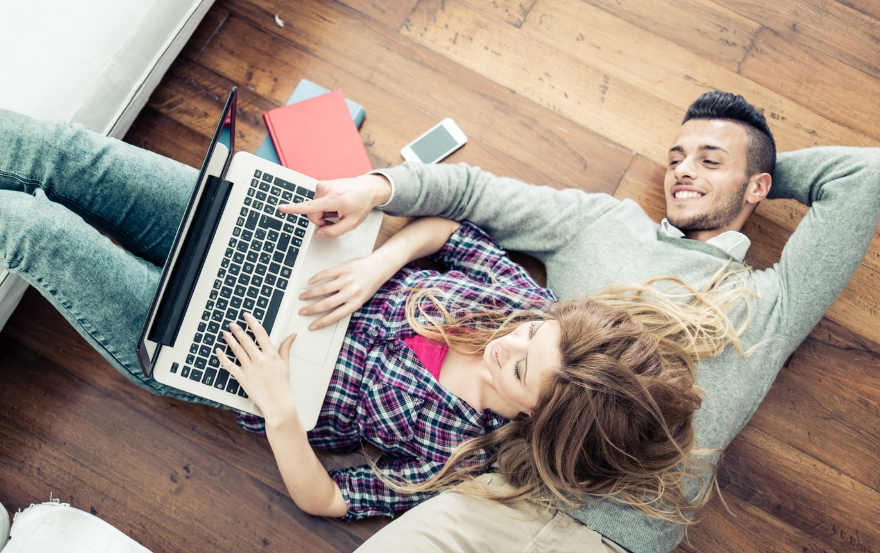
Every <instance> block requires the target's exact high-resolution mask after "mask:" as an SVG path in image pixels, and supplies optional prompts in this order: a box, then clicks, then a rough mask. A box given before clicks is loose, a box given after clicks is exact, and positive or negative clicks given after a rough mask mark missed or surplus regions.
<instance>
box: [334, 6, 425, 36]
mask: <svg viewBox="0 0 880 553" xmlns="http://www.w3.org/2000/svg"><path fill="white" fill-rule="evenodd" d="M337 1H338V2H339V3H340V4H343V5H345V6H348V7H350V8H352V9H354V10H357V11H359V12H360V13H362V14H364V15H366V16H367V17H369V18H370V19H375V20H376V21H378V22H379V23H381V24H383V25H385V26H386V27H389V28H391V29H397V28H398V27H400V26H401V25H402V24H403V22H404V20H406V16H407V15H408V14H409V12H410V10H412V8H413V6H414V5H415V3H416V2H417V1H418V0H396V1H394V2H388V1H386V0H337Z"/></svg>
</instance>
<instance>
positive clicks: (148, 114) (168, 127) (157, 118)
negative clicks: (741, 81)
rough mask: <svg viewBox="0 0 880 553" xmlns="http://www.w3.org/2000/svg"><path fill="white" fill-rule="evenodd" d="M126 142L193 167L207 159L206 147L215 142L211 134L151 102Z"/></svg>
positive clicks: (127, 135) (135, 123)
mask: <svg viewBox="0 0 880 553" xmlns="http://www.w3.org/2000/svg"><path fill="white" fill-rule="evenodd" d="M124 140H125V142H128V143H129V144H132V145H133V146H137V147H138V148H143V149H145V150H150V151H151V152H155V153H157V154H159V155H163V156H165V157H169V158H171V159H174V160H176V161H179V162H181V163H185V164H187V165H189V166H191V167H199V166H201V164H202V161H203V160H204V159H205V151H207V149H208V145H209V144H210V143H211V139H210V138H208V137H207V136H204V135H202V134H199V133H197V132H195V131H194V130H192V128H190V127H187V126H186V125H183V124H181V123H179V122H177V121H175V120H174V119H171V118H170V117H168V116H166V115H164V114H162V113H159V112H158V111H156V110H155V109H153V108H151V107H149V106H147V107H145V108H144V109H143V110H142V111H141V113H140V114H139V115H138V116H137V119H135V121H134V123H133V124H132V126H131V128H130V129H129V131H128V132H127V133H126V134H125V138H124Z"/></svg>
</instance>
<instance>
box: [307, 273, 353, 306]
mask: <svg viewBox="0 0 880 553" xmlns="http://www.w3.org/2000/svg"><path fill="white" fill-rule="evenodd" d="M350 281H351V277H350V276H347V275H340V276H338V277H336V278H334V279H333V280H330V281H327V282H322V283H321V284H319V285H317V286H313V287H311V288H309V289H307V290H306V291H305V292H303V293H302V294H300V295H299V297H300V299H303V300H308V299H311V298H317V297H319V296H329V295H331V294H336V293H338V292H339V291H340V290H342V289H344V288H345V286H346V285H347V284H348V283H349V282H350Z"/></svg>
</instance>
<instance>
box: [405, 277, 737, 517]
mask: <svg viewBox="0 0 880 553" xmlns="http://www.w3.org/2000/svg"><path fill="white" fill-rule="evenodd" d="M743 271H744V270H740V271H728V270H727V265H725V266H724V267H722V269H721V270H719V271H718V272H717V273H716V274H715V275H714V276H713V278H712V279H711V280H710V282H709V283H708V284H707V285H706V286H705V287H704V288H703V289H702V290H695V289H693V288H691V287H690V286H688V285H687V284H685V283H684V282H683V281H681V280H680V279H677V278H672V277H660V278H655V279H652V280H650V281H648V282H647V283H645V284H643V285H623V286H615V287H612V288H609V289H607V290H605V291H604V292H602V293H600V294H598V295H597V296H595V297H593V298H589V299H575V300H567V301H563V302H559V303H557V304H554V305H552V306H551V308H550V309H549V310H547V311H522V312H516V313H501V312H497V311H492V310H487V311H486V312H480V313H455V312H453V311H450V310H449V309H448V308H447V307H445V306H444V305H443V302H442V301H441V300H440V299H438V297H437V296H436V295H435V294H434V293H433V292H432V291H430V290H416V291H414V292H412V293H411V294H410V296H409V298H408V303H407V318H408V320H409V322H410V324H411V325H412V326H413V328H414V329H415V330H416V332H418V333H419V334H421V335H423V336H425V337H427V338H429V339H433V340H437V341H441V342H445V343H446V344H447V345H448V346H449V347H450V348H451V349H454V350H456V351H459V352H461V353H465V354H469V355H479V354H481V353H482V352H483V351H484V349H485V347H486V345H487V344H488V343H489V341H491V340H492V339H494V338H497V337H499V336H503V335H505V334H507V333H509V332H511V331H513V330H514V329H515V328H516V327H517V326H518V325H519V324H521V323H523V322H527V321H532V320H536V319H537V320H545V319H548V318H552V319H554V320H556V321H558V323H559V327H560V340H559V350H560V356H559V360H560V363H559V367H558V368H557V370H556V371H554V372H553V373H552V374H551V375H549V376H548V377H547V378H545V381H544V382H543V383H542V385H541V388H540V392H539V397H538V401H537V404H536V406H535V408H534V410H533V412H532V414H531V415H530V416H526V415H524V414H520V415H518V416H517V417H515V418H514V419H513V420H512V421H511V422H510V423H509V424H507V425H505V426H503V427H501V428H499V429H497V430H495V431H493V432H491V433H489V434H486V435H483V436H480V437H477V438H473V439H471V440H468V441H466V442H464V443H462V444H460V445H459V446H458V447H457V448H456V449H455V451H453V453H452V455H451V456H450V457H449V459H448V460H447V462H446V464H445V465H444V466H443V468H442V469H441V470H440V471H439V472H438V473H437V474H436V475H434V476H433V477H432V478H431V479H429V480H427V481H425V482H423V483H421V484H416V485H398V484H396V483H394V482H388V484H389V485H390V486H391V487H393V488H394V489H396V490H398V491H402V492H432V491H438V490H441V489H445V488H448V487H451V486H453V485H455V484H457V483H460V482H462V481H473V480H474V479H475V478H476V476H478V475H479V474H482V473H483V472H485V471H486V470H487V469H488V467H489V466H490V465H492V464H493V463H496V462H497V463H498V465H497V471H498V472H500V473H501V474H502V475H503V476H504V477H505V478H506V479H507V482H508V484H509V485H510V487H509V488H508V489H507V490H506V491H503V492H502V491H498V490H497V489H491V490H490V489H488V488H486V487H484V486H481V485H479V484H478V483H475V485H473V486H467V487H466V488H464V489H465V490H466V491H468V493H473V494H476V495H481V496H484V497H489V498H491V499H494V500H497V501H501V502H503V503H513V502H516V501H520V500H528V501H532V502H535V503H538V504H541V505H545V506H547V507H550V506H554V507H560V505H561V506H562V507H566V506H567V507H569V508H574V507H579V506H581V505H583V504H584V503H585V502H588V501H596V500H602V499H613V500H616V501H619V502H623V503H626V504H629V505H631V506H632V507H634V508H636V509H638V510H639V511H642V512H643V513H645V514H647V515H649V516H652V517H656V518H661V519H664V520H668V521H672V522H675V523H679V524H690V523H691V522H692V516H691V514H692V512H693V511H695V510H696V509H698V508H699V507H700V506H702V505H703V504H704V503H705V502H706V501H708V498H709V492H710V491H711V484H713V483H714V479H715V471H714V468H715V466H714V464H712V463H711V462H709V461H706V460H705V459H706V458H707V456H706V454H707V453H710V452H709V451H704V450H699V449H696V448H695V431H694V427H693V422H692V417H693V414H694V412H695V411H696V410H697V409H698V408H699V407H700V405H701V402H702V398H701V391H700V390H699V389H698V388H697V386H696V384H695V369H696V365H697V362H698V361H700V360H702V359H708V358H712V357H715V356H717V355H719V354H720V353H721V352H722V351H723V350H724V349H725V348H726V347H728V346H733V347H734V348H736V350H737V351H738V352H739V354H740V355H748V354H749V353H750V351H751V350H749V351H745V350H744V349H743V347H742V345H741V342H740V336H741V334H742V332H743V331H744V330H745V327H746V325H747V324H748V319H749V316H748V313H749V297H750V296H753V294H751V293H750V292H749V291H748V289H747V287H746V286H744V285H742V282H741V281H742V280H743V278H742V275H740V273H741V272H743ZM424 299H427V300H429V301H428V302H424V301H422V300H424ZM741 302H742V303H744V305H745V307H746V316H745V317H744V322H743V323H742V324H741V325H740V326H738V327H737V326H735V325H734V324H733V323H732V321H731V318H730V317H729V315H728V312H729V311H730V310H731V309H732V308H733V307H734V306H735V305H737V304H740V303H741ZM426 304H427V305H429V306H430V307H428V308H426V307H425V305H426ZM419 319H427V322H424V323H423V322H421V321H420V320H419ZM706 469H709V472H708V473H707V470H706ZM707 474H710V475H711V476H708V477H707V476H706V475H707ZM691 483H696V484H698V486H697V487H696V488H694V487H693V486H692V485H690V484H691ZM687 489H691V490H693V489H699V490H702V491H701V492H700V493H699V494H698V495H697V497H689V495H688V493H687V492H686V490H687ZM690 495H691V496H693V495H694V494H693V493H691V494H690Z"/></svg>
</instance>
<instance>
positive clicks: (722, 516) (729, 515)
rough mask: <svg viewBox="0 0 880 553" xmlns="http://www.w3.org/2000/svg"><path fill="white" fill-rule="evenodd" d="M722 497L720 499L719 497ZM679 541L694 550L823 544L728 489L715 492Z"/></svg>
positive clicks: (799, 550)
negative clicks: (723, 492)
mask: <svg viewBox="0 0 880 553" xmlns="http://www.w3.org/2000/svg"><path fill="white" fill-rule="evenodd" d="M722 499H723V501H722ZM697 517H698V518H699V520H700V522H699V523H697V525H696V526H695V527H693V528H692V529H691V530H689V531H688V534H687V537H686V538H685V541H683V542H682V545H683V546H684V547H686V548H689V549H690V550H691V551H693V552H694V553H702V552H711V553H726V552H729V553H742V552H755V553H766V552H767V551H773V552H774V553H803V552H805V551H809V552H815V553H819V552H823V551H826V549H825V546H826V544H825V543H823V542H822V541H820V540H817V539H815V538H812V537H810V536H807V535H806V534H804V533H803V532H801V531H799V530H797V529H796V528H792V527H791V526H790V525H788V524H785V523H784V522H782V521H780V520H779V519H777V518H775V517H773V516H772V515H770V514H769V513H767V512H765V511H762V510H760V509H758V508H756V507H755V506H754V505H751V504H750V503H747V502H745V501H743V500H742V499H740V498H738V497H737V496H735V495H733V494H729V493H725V494H723V495H719V494H717V493H716V494H715V496H714V497H713V498H712V499H711V500H710V501H709V504H708V505H707V506H706V507H705V508H704V509H703V510H701V511H700V512H699V513H698V515H697Z"/></svg>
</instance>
